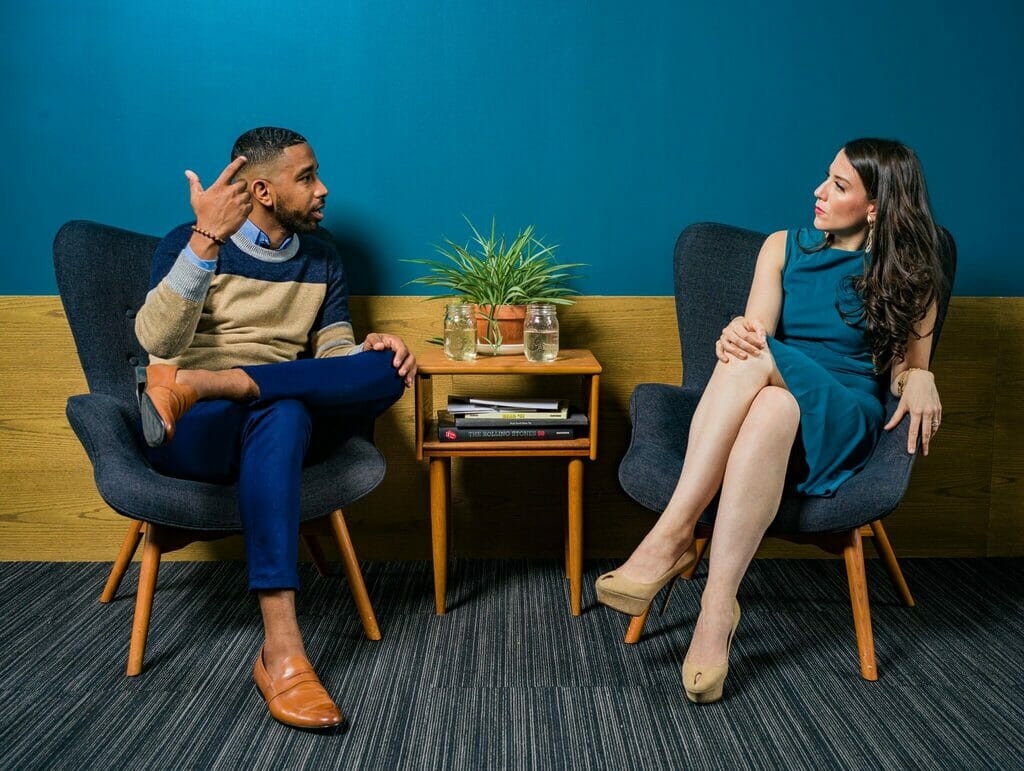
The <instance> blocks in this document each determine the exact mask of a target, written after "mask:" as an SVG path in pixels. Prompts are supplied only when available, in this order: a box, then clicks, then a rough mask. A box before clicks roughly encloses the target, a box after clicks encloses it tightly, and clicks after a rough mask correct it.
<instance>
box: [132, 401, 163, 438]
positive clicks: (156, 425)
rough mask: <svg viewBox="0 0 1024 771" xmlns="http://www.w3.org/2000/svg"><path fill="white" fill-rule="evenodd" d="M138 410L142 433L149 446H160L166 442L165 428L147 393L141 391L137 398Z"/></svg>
mask: <svg viewBox="0 0 1024 771" xmlns="http://www.w3.org/2000/svg"><path fill="white" fill-rule="evenodd" d="M139 412H140V413H141V414H142V435H143V436H144V437H145V438H146V444H148V445H149V446H150V447H162V446H163V445H165V444H166V443H167V429H166V428H165V427H164V422H163V421H162V420H161V419H160V413H158V412H157V411H156V407H155V406H154V404H153V400H152V399H150V398H149V394H147V393H143V394H142V396H141V397H140V398H139Z"/></svg>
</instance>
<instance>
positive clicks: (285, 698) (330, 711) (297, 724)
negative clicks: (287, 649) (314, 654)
mask: <svg viewBox="0 0 1024 771" xmlns="http://www.w3.org/2000/svg"><path fill="white" fill-rule="evenodd" d="M252 677H253V679H254V680H255V681H256V685H257V687H258V688H259V689H260V693H262V694H263V698H264V699H266V701H267V706H268V707H269V708H270V714H271V715H273V717H274V719H275V720H278V721H280V722H282V723H284V724H285V725H289V726H293V727H294V728H334V727H336V726H341V727H344V725H345V717H344V716H343V715H342V714H341V710H339V709H338V708H337V707H336V706H335V704H334V702H333V701H332V700H331V697H330V696H329V695H328V694H327V691H326V690H325V689H324V687H323V685H322V684H321V683H320V679H319V678H318V677H317V676H316V673H315V672H314V671H313V665H312V664H310V663H309V659H307V658H306V657H305V656H288V657H287V658H286V659H285V660H284V674H283V675H282V676H281V677H279V678H278V679H277V680H271V679H270V675H269V673H268V672H267V668H266V667H265V666H264V665H263V649H262V648H261V649H260V655H259V656H257V657H256V666H254V667H253V670H252Z"/></svg>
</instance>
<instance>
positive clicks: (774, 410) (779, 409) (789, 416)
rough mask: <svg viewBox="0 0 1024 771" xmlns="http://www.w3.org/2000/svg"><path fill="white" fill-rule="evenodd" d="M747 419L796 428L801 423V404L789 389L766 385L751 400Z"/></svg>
mask: <svg viewBox="0 0 1024 771" xmlns="http://www.w3.org/2000/svg"><path fill="white" fill-rule="evenodd" d="M747 420H753V421H757V422H763V423H765V424H769V425H774V426H786V427H793V428H795V427H796V426H797V425H799V423H800V405H799V404H798V403H797V401H796V398H795V397H794V396H793V394H791V393H790V392H789V391H788V390H787V389H785V388H780V387H779V386H772V385H769V386H765V387H764V388H762V389H761V390H760V391H758V392H757V396H755V397H754V401H753V402H751V404H750V410H749V411H748V413H747Z"/></svg>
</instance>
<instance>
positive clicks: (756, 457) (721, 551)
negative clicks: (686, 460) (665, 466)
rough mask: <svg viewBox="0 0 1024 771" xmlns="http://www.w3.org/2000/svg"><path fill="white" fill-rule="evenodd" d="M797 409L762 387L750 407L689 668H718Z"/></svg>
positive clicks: (733, 460) (725, 491)
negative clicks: (691, 665)
mask: <svg viewBox="0 0 1024 771" xmlns="http://www.w3.org/2000/svg"><path fill="white" fill-rule="evenodd" d="M799 425H800V408H799V406H797V403H796V399H794V398H793V395H792V394H791V393H790V392H789V391H787V390H786V389H784V388H778V387H774V386H767V387H766V388H763V389H762V390H761V391H760V392H759V393H758V394H757V397H756V398H755V399H754V401H753V403H752V404H751V405H750V410H749V412H748V413H747V417H746V419H745V420H744V421H743V425H742V427H741V428H740V431H739V434H738V435H737V437H736V441H735V442H734V443H733V446H732V451H731V452H730V453H729V460H728V464H727V466H726V470H725V479H724V481H723V483H722V496H721V498H720V500H719V504H718V513H717V515H716V516H715V537H714V538H713V539H712V541H711V558H710V564H709V569H708V580H707V584H706V585H705V587H704V594H703V596H702V597H701V613H700V617H699V618H698V619H697V626H696V628H695V629H694V632H693V640H692V641H691V642H690V650H689V652H688V653H687V654H686V657H687V659H688V660H689V661H690V662H691V663H692V664H709V665H715V664H721V663H722V662H723V661H724V660H725V657H726V645H727V642H728V638H729V631H730V630H731V629H732V623H733V601H734V600H735V598H736V591H737V589H738V588H739V585H740V582H741V581H742V580H743V576H744V574H745V573H746V572H747V567H748V566H749V565H750V560H751V559H752V558H753V556H754V553H755V552H756V551H757V547H758V545H759V544H760V543H761V539H762V537H763V536H764V532H765V530H766V529H767V528H768V525H770V524H771V522H772V520H773V519H774V518H775V514H776V512H777V511H778V508H779V501H780V500H781V499H782V487H783V483H784V481H785V478H786V467H787V465H788V463H789V454H790V451H791V450H792V448H793V441H794V439H795V438H796V432H797V428H798V427H799Z"/></svg>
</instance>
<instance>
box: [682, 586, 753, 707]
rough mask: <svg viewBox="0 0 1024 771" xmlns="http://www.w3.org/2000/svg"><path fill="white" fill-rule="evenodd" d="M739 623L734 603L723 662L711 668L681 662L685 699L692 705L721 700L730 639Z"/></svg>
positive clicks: (738, 608)
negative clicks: (730, 628)
mask: <svg viewBox="0 0 1024 771" xmlns="http://www.w3.org/2000/svg"><path fill="white" fill-rule="evenodd" d="M734 602H735V600H734ZM739 623H740V604H739V602H736V604H735V606H734V607H733V622H732V631H731V632H729V642H728V643H727V644H726V646H725V662H723V663H722V664H714V665H711V666H694V665H693V664H691V663H690V662H688V661H683V689H684V690H685V691H686V698H687V699H689V700H690V701H692V702H693V703H694V704H711V703H712V702H715V701H718V700H719V699H721V698H722V689H723V687H724V686H725V676H726V675H728V674H729V653H730V652H731V651H732V639H733V637H734V636H735V635H736V627H737V626H739Z"/></svg>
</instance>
